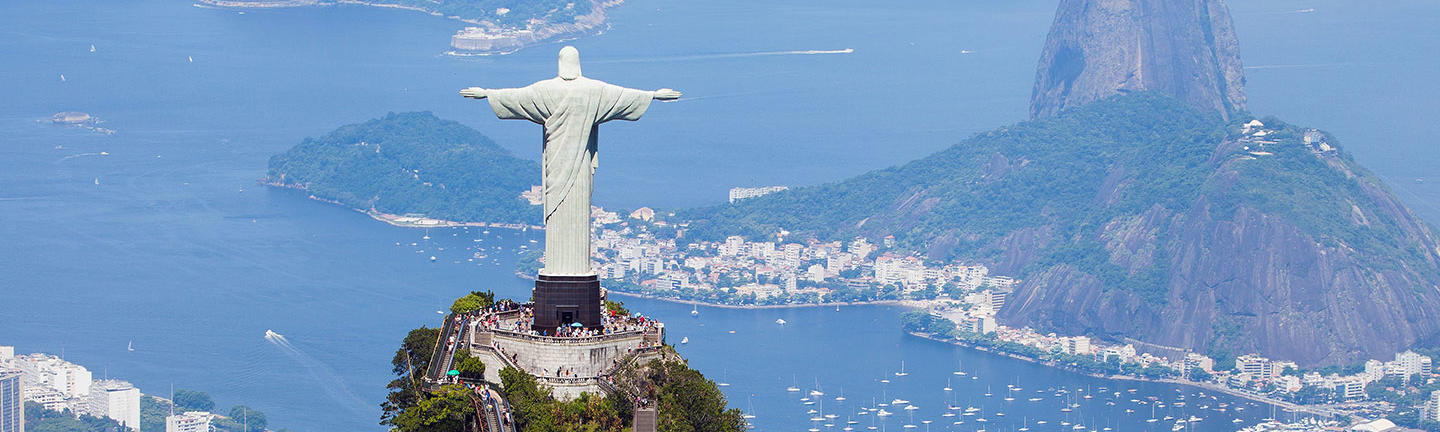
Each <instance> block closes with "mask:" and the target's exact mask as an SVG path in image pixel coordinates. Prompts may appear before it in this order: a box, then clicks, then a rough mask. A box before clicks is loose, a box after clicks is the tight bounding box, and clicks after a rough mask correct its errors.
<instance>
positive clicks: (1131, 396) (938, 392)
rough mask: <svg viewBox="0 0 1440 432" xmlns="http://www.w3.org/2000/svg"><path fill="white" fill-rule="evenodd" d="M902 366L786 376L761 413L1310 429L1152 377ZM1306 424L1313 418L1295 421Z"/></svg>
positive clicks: (882, 427) (1145, 427)
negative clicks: (914, 374)
mask: <svg viewBox="0 0 1440 432" xmlns="http://www.w3.org/2000/svg"><path fill="white" fill-rule="evenodd" d="M910 375H911V372H907V371H906V370H905V368H904V365H903V363H902V364H901V365H899V367H898V368H896V369H894V370H893V371H885V372H880V373H877V374H876V375H875V376H873V377H871V378H870V381H872V382H873V383H875V384H878V388H879V392H878V393H876V392H871V393H870V394H863V395H862V394H853V393H852V394H849V395H848V396H847V394H846V393H845V391H844V389H843V388H839V387H838V386H836V387H827V386H824V385H822V384H823V383H821V382H820V381H819V380H818V379H817V380H812V382H810V383H805V384H808V385H802V384H801V381H800V380H799V378H798V377H795V376H792V377H791V382H790V383H789V384H788V385H786V386H784V387H783V388H777V389H776V390H777V391H784V392H785V393H786V394H787V395H788V398H789V399H790V400H791V401H792V402H793V404H791V405H789V406H784V407H776V408H772V410H776V411H778V412H773V413H768V415H773V416H785V417H790V418H798V419H803V421H795V422H786V423H787V424H789V423H797V424H804V426H803V427H799V428H798V429H796V430H807V431H810V432H820V431H846V432H850V431H888V430H894V431H1011V432H1031V431H1071V432H1075V431H1090V432H1102V431H1103V432H1109V431H1166V430H1168V431H1171V432H1181V431H1237V430H1242V429H1243V430H1247V431H1248V430H1254V431H1265V430H1308V429H1272V428H1278V427H1280V425H1288V424H1286V423H1282V422H1280V421H1277V420H1276V418H1277V416H1278V417H1280V418H1283V419H1285V420H1286V421H1292V422H1293V421H1296V420H1297V419H1299V418H1300V416H1298V415H1296V414H1294V413H1289V412H1284V411H1283V410H1279V409H1278V408H1275V407H1272V406H1269V405H1262V404H1259V403H1256V402H1251V401H1247V400H1243V399H1241V400H1237V399H1234V398H1231V397H1228V396H1225V395H1216V394H1209V393H1206V392H1203V391H1199V390H1197V389H1187V388H1183V387H1170V388H1168V389H1167V390H1168V391H1164V392H1158V393H1157V392H1155V391H1154V390H1156V389H1155V388H1153V387H1155V386H1153V385H1147V384H1150V383H1141V382H1126V381H1113V382H1112V385H1104V386H1064V385H1061V386H1055V385H1047V384H1043V383H1026V382H1024V379H1023V378H1022V377H1004V378H1002V379H1003V380H1006V381H1009V383H1006V384H1004V385H1003V386H995V385H994V384H990V383H993V382H994V381H993V380H990V379H984V378H983V377H981V376H979V375H978V374H976V373H973V372H971V371H966V370H965V369H964V368H961V367H957V368H956V369H955V370H954V371H951V372H950V376H948V377H946V378H945V379H944V380H937V381H930V380H926V382H921V383H916V382H906V381H908V380H911V379H912V378H911V377H910ZM917 385H918V386H919V387H920V388H924V389H927V390H922V392H923V393H926V395H925V396H926V398H925V400H926V401H927V402H925V403H924V404H923V405H922V403H920V402H912V401H911V400H909V399H907V397H908V396H910V394H911V393H914V392H915V390H914V389H916V388H917ZM870 387H874V386H870ZM1141 387H1149V388H1146V389H1144V390H1142V389H1141ZM936 396H939V397H940V399H938V400H937V399H936ZM916 399H920V398H919V397H918V395H917V397H916ZM734 402H738V401H734V400H733V399H732V404H733V403H734ZM937 402H938V403H937ZM735 405H738V404H735ZM745 410H746V411H745V418H746V419H747V421H751V422H752V423H754V419H756V418H758V417H759V416H761V415H764V414H766V413H759V412H757V411H756V410H755V408H754V402H753V399H751V400H747V405H746V406H745ZM1308 424H1318V423H1315V422H1313V421H1307V422H1296V423H1293V425H1308ZM1289 427H1297V426H1289ZM751 428H752V429H755V427H754V426H752V427H751Z"/></svg>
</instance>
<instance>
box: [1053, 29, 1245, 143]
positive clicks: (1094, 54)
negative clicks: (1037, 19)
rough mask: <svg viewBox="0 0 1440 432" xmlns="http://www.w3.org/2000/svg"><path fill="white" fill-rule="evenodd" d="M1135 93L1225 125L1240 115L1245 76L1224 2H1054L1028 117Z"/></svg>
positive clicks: (1242, 106)
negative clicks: (1167, 99)
mask: <svg viewBox="0 0 1440 432" xmlns="http://www.w3.org/2000/svg"><path fill="white" fill-rule="evenodd" d="M1140 90H1153V91H1158V92H1162V93H1165V94H1167V95H1170V96H1171V97H1174V98H1176V99H1179V100H1182V101H1185V102H1186V103H1188V104H1190V105H1192V106H1194V107H1196V108H1200V109H1202V110H1209V111H1214V112H1217V113H1220V115H1221V116H1222V117H1227V118H1228V116H1229V114H1230V113H1232V112H1235V111H1238V110H1244V109H1245V73H1244V70H1243V69H1242V68H1241V64H1240V53H1239V47H1238V42H1237V40H1236V38H1235V29H1234V28H1233V26H1232V24H1231V20H1230V12H1229V9H1228V8H1226V7H1225V2H1224V1H1222V0H1061V2H1060V8H1059V10H1058V11H1057V12H1056V13H1055V23H1054V25H1053V26H1051V28H1050V36H1049V38H1048V39H1047V41H1046V42H1045V50H1044V52H1043V53H1042V54H1041V56H1040V67H1039V70H1038V71H1037V73H1036V76H1035V90H1034V93H1033V96H1032V97H1031V102H1030V113H1031V115H1032V116H1033V117H1036V118H1038V117H1044V116H1051V115H1055V114H1056V113H1059V112H1060V111H1062V110H1065V109H1067V108H1072V107H1076V106H1080V105H1084V104H1087V103H1090V102H1093V101H1096V100H1100V99H1104V98H1107V97H1110V96H1114V95H1116V94H1118V93H1126V92H1134V91H1140Z"/></svg>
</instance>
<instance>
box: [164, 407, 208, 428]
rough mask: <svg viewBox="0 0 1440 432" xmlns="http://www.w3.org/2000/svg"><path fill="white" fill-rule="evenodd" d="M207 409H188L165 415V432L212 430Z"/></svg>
mask: <svg viewBox="0 0 1440 432" xmlns="http://www.w3.org/2000/svg"><path fill="white" fill-rule="evenodd" d="M212 417H214V416H212V415H211V414H210V413H208V412H205V411H187V412H185V413H183V414H171V415H169V416H166V417H165V432H210V419H211V418H212Z"/></svg>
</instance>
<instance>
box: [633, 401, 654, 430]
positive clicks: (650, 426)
mask: <svg viewBox="0 0 1440 432" xmlns="http://www.w3.org/2000/svg"><path fill="white" fill-rule="evenodd" d="M633 424H634V428H633V429H632V430H634V431H635V432H656V430H657V429H658V428H659V427H660V416H659V414H657V413H656V412H655V407H653V406H648V407H644V408H639V407H637V408H635V421H634V423H633Z"/></svg>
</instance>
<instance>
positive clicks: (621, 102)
mask: <svg viewBox="0 0 1440 432" xmlns="http://www.w3.org/2000/svg"><path fill="white" fill-rule="evenodd" d="M460 95H462V96H465V97H467V98H472V99H484V98H489V99H490V108H491V109H493V110H495V115H496V116H498V117H500V118H501V119H523V120H529V121H532V122H535V123H539V124H541V125H544V126H545V147H544V151H543V153H542V158H541V167H542V171H543V176H544V179H543V184H544V191H545V268H544V269H542V270H540V274H542V275H549V276H583V275H594V274H595V272H594V271H593V269H591V268H590V194H591V192H592V191H593V190H594V189H593V185H594V182H593V179H594V176H595V167H596V159H595V152H596V149H597V144H598V141H599V136H600V133H599V128H598V126H599V125H600V124H601V123H605V122H607V121H611V120H631V121H634V120H639V119H640V116H641V115H644V114H645V110H646V109H647V108H649V107H650V101H651V100H652V99H659V100H672V99H678V98H679V97H680V92H678V91H674V90H670V89H660V90H655V91H646V90H635V89H628V88H624V87H620V86H617V85H613V84H608V83H605V82H603V81H597V80H593V79H589V78H585V77H583V76H581V75H580V51H578V50H576V49H575V47H570V46H567V47H564V48H562V49H560V76H558V77H555V78H551V79H548V80H544V81H540V82H537V83H534V84H531V85H529V86H525V87H523V88H518V89H484V88H480V87H470V88H467V89H464V90H461V91H460Z"/></svg>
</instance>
